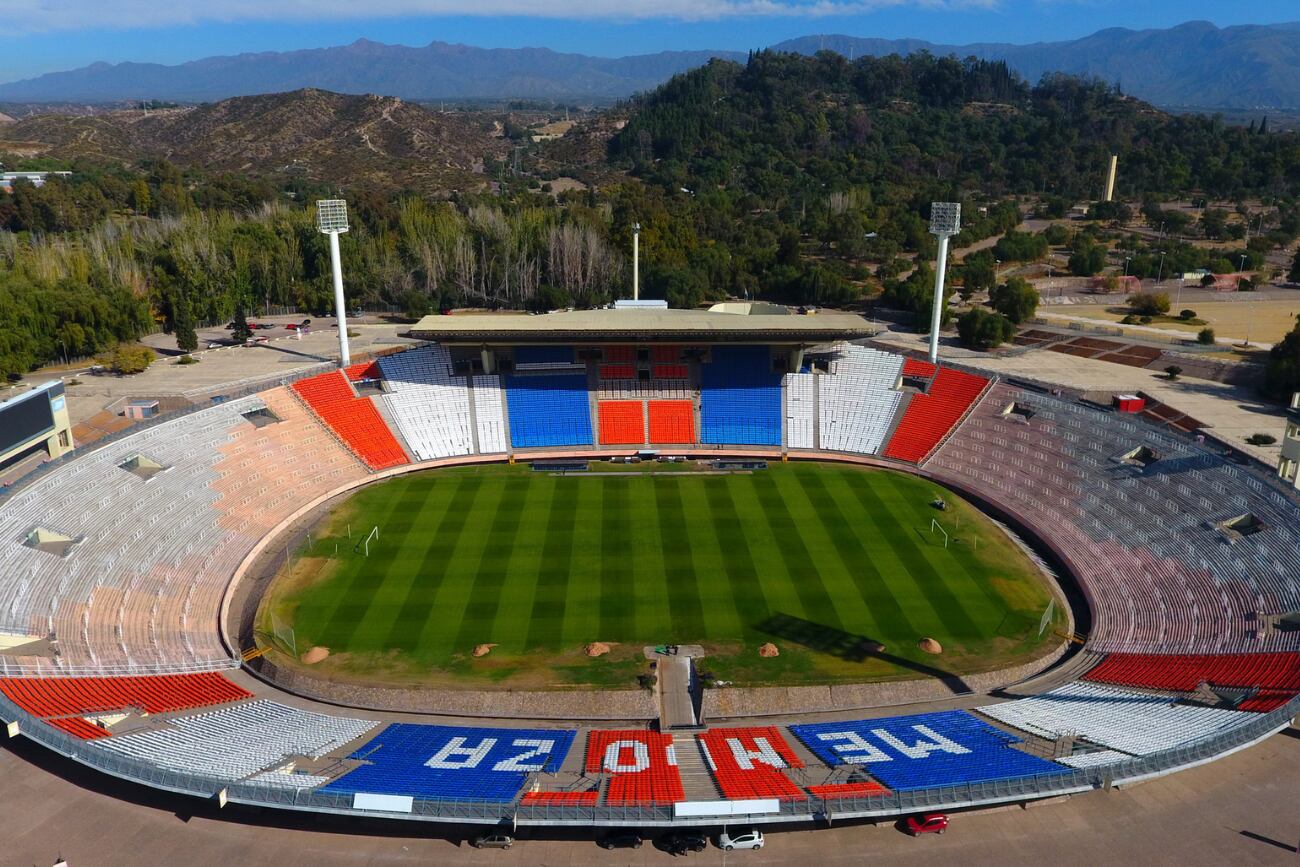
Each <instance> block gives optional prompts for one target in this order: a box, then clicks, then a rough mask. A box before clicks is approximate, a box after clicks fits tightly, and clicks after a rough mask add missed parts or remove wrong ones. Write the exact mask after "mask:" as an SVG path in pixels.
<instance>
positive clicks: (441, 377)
mask: <svg viewBox="0 0 1300 867" xmlns="http://www.w3.org/2000/svg"><path fill="white" fill-rule="evenodd" d="M379 369H380V371H381V372H382V373H383V379H384V383H385V385H386V386H387V391H388V393H387V394H385V395H384V396H383V401H384V405H385V406H386V407H387V408H388V413H389V415H390V416H391V417H392V418H393V420H394V421H395V422H396V424H397V428H398V430H399V431H401V434H402V438H403V439H404V440H406V444H407V445H408V446H410V448H411V450H412V451H413V452H415V455H416V457H418V458H420V459H421V460H426V461H427V460H432V459H434V458H447V457H452V456H454V455H468V454H472V453H473V451H474V430H473V426H472V424H471V421H470V410H469V401H470V392H469V389H468V388H467V379H466V377H464V376H455V375H453V374H452V368H451V353H449V352H448V351H447V349H446V347H443V346H426V347H421V348H419V349H408V350H407V351H406V352H399V353H396V354H394V355H386V356H384V357H383V358H380V359H379ZM497 451H500V449H498V450H497Z"/></svg>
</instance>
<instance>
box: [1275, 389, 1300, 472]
mask: <svg viewBox="0 0 1300 867" xmlns="http://www.w3.org/2000/svg"><path fill="white" fill-rule="evenodd" d="M1277 474H1278V475H1279V476H1281V477H1282V479H1283V481H1286V482H1289V483H1290V484H1292V485H1294V486H1295V487H1297V488H1300V392H1296V393H1295V394H1294V395H1292V396H1291V408H1290V409H1289V410H1287V418H1286V432H1285V433H1283V434H1282V457H1281V459H1280V460H1279V461H1278V465H1277Z"/></svg>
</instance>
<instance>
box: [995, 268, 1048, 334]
mask: <svg viewBox="0 0 1300 867" xmlns="http://www.w3.org/2000/svg"><path fill="white" fill-rule="evenodd" d="M1038 300H1039V298H1038V290H1037V289H1035V288H1034V287H1033V286H1030V285H1029V281H1028V280H1025V279H1024V278H1023V277H1009V278H1007V282H1005V283H1003V284H1002V285H1001V286H998V287H997V288H995V289H994V290H993V292H992V293H991V294H990V295H989V304H990V305H991V306H992V307H993V309H994V310H996V311H998V312H999V313H1001V314H1002V315H1003V316H1005V317H1007V319H1010V320H1011V321H1012V322H1014V323H1015V324H1016V325H1019V324H1020V323H1022V322H1024V321H1026V320H1028V319H1031V318H1033V315H1034V313H1035V312H1037V310H1038Z"/></svg>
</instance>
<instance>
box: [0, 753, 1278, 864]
mask: <svg viewBox="0 0 1300 867" xmlns="http://www.w3.org/2000/svg"><path fill="white" fill-rule="evenodd" d="M83 786H84V787H83ZM1297 803H1300V732H1298V731H1296V730H1295V729H1291V730H1288V731H1287V732H1285V733H1283V734H1281V735H1277V736H1275V737H1273V738H1270V739H1269V740H1267V741H1265V742H1264V743H1262V744H1260V745H1258V746H1256V747H1253V748H1251V749H1249V750H1246V751H1243V752H1240V753H1237V754H1236V755H1233V756H1230V757H1228V758H1226V759H1223V760H1221V761H1219V762H1216V763H1213V764H1211V765H1206V766H1204V767H1200V768H1194V769H1192V770H1189V771H1184V772H1182V773H1180V774H1175V775H1174V776H1171V777H1166V778H1164V779H1160V780H1155V781H1153V782H1149V783H1146V784H1144V785H1141V786H1137V787H1134V788H1132V789H1127V790H1124V791H1112V792H1093V793H1091V794H1088V795H1083V796H1080V797H1077V798H1073V799H1070V800H1068V801H1063V802H1055V803H1050V804H1044V805H1042V806H1039V807H1035V808H1032V809H1029V810H1021V809H1018V808H1004V809H1002V810H999V811H988V812H983V813H971V814H966V815H958V816H955V817H954V820H953V824H952V827H951V828H950V829H949V831H948V833H947V834H945V835H944V836H942V837H935V836H931V837H929V838H922V839H917V840H912V839H910V838H908V837H905V836H904V835H902V834H900V833H899V832H898V831H896V830H895V829H894V828H892V827H891V826H888V825H882V826H880V827H871V826H867V825H857V826H842V827H835V828H831V829H826V830H819V831H807V830H802V831H786V832H772V833H770V834H769V835H768V846H767V848H766V849H765V850H763V851H762V852H735V853H730V854H725V853H722V852H719V851H717V850H714V849H710V850H709V851H708V852H707V853H704V854H702V855H694V856H690V858H689V859H688V860H689V861H690V862H692V863H697V864H712V865H722V864H741V865H743V864H754V865H760V864H788V863H794V862H796V861H798V862H802V863H805V864H807V863H818V864H830V865H838V864H865V863H874V864H889V865H910V864H916V865H922V864H962V865H986V864H987V865H1010V867H1014V865H1034V867H1040V865H1044V864H1052V865H1072V864H1081V865H1082V864H1088V865H1094V864H1117V865H1119V864H1142V865H1145V867H1151V865H1162V864H1179V865H1200V864H1205V865H1211V864H1212V865H1229V864H1230V865H1242V867H1246V865H1269V864H1292V865H1295V864H1300V856H1297V855H1296V854H1295V849H1294V847H1295V844H1296V842H1297V840H1300V814H1297V811H1296V804H1297ZM418 831H419V832H420V834H419V835H418V836H416V835H414V832H413V830H412V829H411V827H410V826H406V825H397V824H392V825H384V826H378V827H376V826H374V825H369V826H361V825H359V824H357V823H354V822H352V821H350V820H347V819H342V818H338V817H322V818H320V819H315V818H312V817H307V818H302V817H298V816H296V815H293V814H285V813H272V812H265V813H257V812H252V813H243V814H239V813H236V812H235V811H234V810H233V809H230V808H228V809H227V810H226V811H224V812H222V811H218V810H216V809H215V807H214V806H209V805H206V804H203V803H201V802H197V801H192V800H186V799H180V798H174V797H169V796H165V795H162V794H161V793H154V792H151V791H148V790H144V789H140V788H138V787H135V786H130V785H127V784H124V783H119V782H117V781H114V780H111V779H109V778H107V777H103V776H100V775H97V774H92V773H90V772H87V771H85V770H83V769H81V768H80V767H79V766H77V765H75V764H73V763H71V762H67V761H65V760H63V759H60V758H58V757H55V756H53V755H52V754H50V753H48V752H46V751H45V750H43V749H41V748H39V747H37V746H35V745H33V744H31V743H30V742H28V741H26V740H25V739H19V740H17V741H10V742H7V743H5V744H4V745H3V746H0V865H4V867H9V865H14V867H19V865H21V867H26V865H37V867H48V865H51V864H53V862H54V858H55V856H56V855H60V854H61V855H63V857H65V858H66V859H68V863H69V865H70V867H91V865H94V867H117V865H123V867H135V865H145V864H149V865H153V864H160V865H161V864H169V865H172V864H180V865H185V867H207V865H213V867H232V865H250V867H251V865H261V864H274V865H277V867H291V865H304V867H307V865H311V867H331V865H348V867H355V865H414V864H422V865H442V864H488V863H492V864H512V863H513V864H530V865H532V864H546V865H586V864H659V863H667V862H668V861H669V860H670V858H669V856H668V855H666V854H664V853H662V852H658V851H656V850H654V849H653V848H651V847H650V846H646V847H644V848H642V849H640V850H638V851H630V850H628V851H617V852H614V853H607V852H604V851H602V850H599V849H597V848H596V847H595V846H594V845H592V843H591V841H590V840H574V839H567V840H566V839H546V840H539V839H532V840H524V841H521V842H520V843H519V844H518V845H516V846H515V848H514V849H512V850H511V851H509V852H489V851H482V852H480V851H476V850H473V849H470V848H468V847H467V846H465V845H464V844H463V843H459V842H455V841H454V840H449V839H447V838H446V837H435V836H432V835H433V834H435V833H437V832H439V831H441V832H442V833H447V829H433V828H428V829H425V828H421V829H418Z"/></svg>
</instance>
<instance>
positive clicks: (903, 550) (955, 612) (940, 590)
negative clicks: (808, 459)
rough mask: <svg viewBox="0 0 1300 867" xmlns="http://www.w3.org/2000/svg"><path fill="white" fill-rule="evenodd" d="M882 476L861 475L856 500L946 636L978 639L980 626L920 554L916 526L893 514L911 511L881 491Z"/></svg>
mask: <svg viewBox="0 0 1300 867" xmlns="http://www.w3.org/2000/svg"><path fill="white" fill-rule="evenodd" d="M882 475H884V474H881V473H869V474H864V476H863V479H862V484H858V485H854V486H853V492H854V493H855V494H856V495H857V497H858V501H859V502H860V503H862V505H863V506H864V507H865V508H866V509H867V510H868V511H869V512H870V513H871V514H873V515H875V516H876V520H877V522H878V523H879V524H880V525H881V528H882V529H883V530H884V531H885V533H886V534H887V538H888V540H889V544H890V547H891V548H893V550H894V553H895V554H896V555H897V557H898V559H899V561H900V562H901V563H902V564H903V566H904V567H905V568H906V570H907V574H908V575H910V576H912V577H913V579H914V580H915V582H916V585H917V587H918V588H919V589H920V591H921V596H922V598H923V599H925V601H926V602H927V603H928V604H929V605H930V607H931V608H932V609H933V610H934V613H935V615H936V616H937V617H938V618H939V621H940V622H941V623H942V625H943V627H944V629H945V630H946V631H947V633H948V634H949V635H952V636H954V637H957V638H963V639H969V638H974V637H978V636H979V635H980V634H981V630H980V629H979V627H978V626H976V624H975V622H974V621H973V620H972V619H971V617H970V615H969V614H968V613H967V612H966V611H964V610H962V608H961V606H960V605H959V604H958V603H957V600H956V597H955V596H954V594H953V592H952V590H951V589H950V588H949V587H948V584H947V582H946V581H945V580H944V577H943V576H942V575H941V574H940V573H939V571H938V570H937V569H935V568H934V565H933V564H932V563H931V562H930V560H929V559H928V558H927V557H926V556H925V555H924V554H923V553H922V552H921V550H920V545H919V543H918V542H917V541H916V537H915V536H914V535H913V533H914V532H915V529H916V528H915V525H914V524H912V523H911V522H906V523H905V522H903V521H900V520H899V518H898V512H897V511H895V510H896V509H897V510H901V511H902V513H903V514H904V515H908V514H909V512H910V511H911V510H910V509H908V508H906V504H905V503H903V502H901V501H900V498H899V497H898V496H897V492H896V489H894V488H892V487H886V489H885V490H884V491H881V490H880V488H881V487H884V486H885V485H886V484H887V483H885V482H884V481H883V480H882V478H881V476H882ZM910 517H914V516H910Z"/></svg>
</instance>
